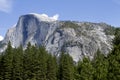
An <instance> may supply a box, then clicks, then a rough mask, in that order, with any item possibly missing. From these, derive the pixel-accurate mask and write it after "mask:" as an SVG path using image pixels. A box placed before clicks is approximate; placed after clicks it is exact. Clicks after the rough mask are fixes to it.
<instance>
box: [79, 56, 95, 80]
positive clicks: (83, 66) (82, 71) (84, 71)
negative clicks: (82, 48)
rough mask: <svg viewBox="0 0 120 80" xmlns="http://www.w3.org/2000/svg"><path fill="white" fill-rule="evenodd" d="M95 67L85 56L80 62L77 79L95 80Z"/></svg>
mask: <svg viewBox="0 0 120 80" xmlns="http://www.w3.org/2000/svg"><path fill="white" fill-rule="evenodd" d="M94 72H95V70H94V68H93V66H92V64H91V62H90V60H89V59H88V58H86V57H84V58H83V61H82V62H81V61H80V62H79V64H78V73H79V76H78V79H77V80H93V75H94Z"/></svg>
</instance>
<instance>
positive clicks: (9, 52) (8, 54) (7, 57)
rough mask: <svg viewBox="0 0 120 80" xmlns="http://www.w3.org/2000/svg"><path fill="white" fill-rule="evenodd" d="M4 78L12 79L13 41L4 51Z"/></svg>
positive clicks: (6, 79) (5, 79)
mask: <svg viewBox="0 0 120 80" xmlns="http://www.w3.org/2000/svg"><path fill="white" fill-rule="evenodd" d="M3 66H4V80H11V78H12V70H13V49H12V46H11V43H10V42H9V43H8V46H7V49H6V50H5V53H4V61H3Z"/></svg>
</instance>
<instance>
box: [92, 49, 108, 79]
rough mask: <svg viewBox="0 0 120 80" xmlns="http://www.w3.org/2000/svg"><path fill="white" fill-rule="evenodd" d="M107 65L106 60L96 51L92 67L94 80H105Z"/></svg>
mask: <svg viewBox="0 0 120 80" xmlns="http://www.w3.org/2000/svg"><path fill="white" fill-rule="evenodd" d="M108 65H109V63H108V60H107V59H106V58H105V56H104V54H102V53H101V52H100V50H98V51H97V53H96V55H95V59H94V60H93V66H94V68H95V74H94V80H107V73H108Z"/></svg>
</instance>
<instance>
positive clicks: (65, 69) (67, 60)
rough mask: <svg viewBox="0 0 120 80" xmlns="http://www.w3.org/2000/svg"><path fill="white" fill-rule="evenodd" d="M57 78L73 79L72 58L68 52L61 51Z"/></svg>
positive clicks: (61, 79)
mask: <svg viewBox="0 0 120 80" xmlns="http://www.w3.org/2000/svg"><path fill="white" fill-rule="evenodd" d="M59 64H60V65H59V79H60V80H73V79H74V66H73V60H72V58H71V57H70V55H69V54H65V53H61V56H60V63H59Z"/></svg>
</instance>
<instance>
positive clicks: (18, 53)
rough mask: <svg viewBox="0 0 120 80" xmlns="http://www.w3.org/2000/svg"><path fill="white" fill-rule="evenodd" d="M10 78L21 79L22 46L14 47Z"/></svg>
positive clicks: (13, 79)
mask: <svg viewBox="0 0 120 80" xmlns="http://www.w3.org/2000/svg"><path fill="white" fill-rule="evenodd" d="M13 54H14V55H13V70H12V72H13V76H12V80H23V48H22V46H20V47H18V48H17V49H14V53H13Z"/></svg>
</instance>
